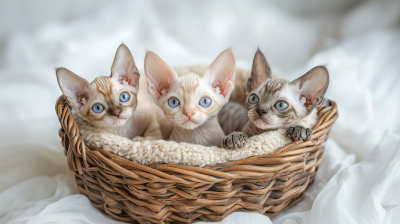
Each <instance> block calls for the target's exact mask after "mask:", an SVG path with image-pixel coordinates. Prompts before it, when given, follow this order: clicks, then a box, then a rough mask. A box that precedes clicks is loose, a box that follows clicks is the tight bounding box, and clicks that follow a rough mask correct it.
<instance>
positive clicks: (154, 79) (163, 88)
mask: <svg viewBox="0 0 400 224" xmlns="http://www.w3.org/2000/svg"><path fill="white" fill-rule="evenodd" d="M144 72H145V74H146V78H147V85H148V90H149V93H150V94H151V95H153V97H154V98H155V99H157V100H158V99H160V97H161V96H163V95H165V94H167V93H168V92H169V90H170V88H171V85H173V83H174V82H175V81H176V79H177V78H178V76H177V75H176V73H175V71H174V70H173V69H172V68H171V67H170V66H169V65H168V64H167V63H166V62H165V61H163V60H162V59H161V58H160V56H158V55H157V54H156V53H154V52H152V51H148V52H147V53H146V56H145V58H144Z"/></svg>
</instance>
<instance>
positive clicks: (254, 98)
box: [249, 95, 258, 104]
mask: <svg viewBox="0 0 400 224" xmlns="http://www.w3.org/2000/svg"><path fill="white" fill-rule="evenodd" d="M249 103H251V104H254V103H258V97H257V96H256V95H251V96H250V97H249Z"/></svg>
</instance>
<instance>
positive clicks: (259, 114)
mask: <svg viewBox="0 0 400 224" xmlns="http://www.w3.org/2000/svg"><path fill="white" fill-rule="evenodd" d="M256 112H257V114H258V116H263V115H264V114H266V113H267V111H266V110H264V109H257V110H256Z"/></svg>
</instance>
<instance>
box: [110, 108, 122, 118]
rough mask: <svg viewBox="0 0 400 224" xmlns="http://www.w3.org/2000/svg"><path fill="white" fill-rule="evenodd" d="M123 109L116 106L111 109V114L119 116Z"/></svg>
mask: <svg viewBox="0 0 400 224" xmlns="http://www.w3.org/2000/svg"><path fill="white" fill-rule="evenodd" d="M121 111H122V109H121V108H118V107H115V108H113V109H111V114H112V115H114V116H116V117H119V115H120V114H121Z"/></svg>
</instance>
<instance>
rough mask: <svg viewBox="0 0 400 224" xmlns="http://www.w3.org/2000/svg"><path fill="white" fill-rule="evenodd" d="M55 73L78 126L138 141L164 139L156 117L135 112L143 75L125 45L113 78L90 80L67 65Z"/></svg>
mask: <svg viewBox="0 0 400 224" xmlns="http://www.w3.org/2000/svg"><path fill="white" fill-rule="evenodd" d="M56 74H57V80H58V84H59V86H60V88H61V91H62V92H63V94H64V96H65V99H66V100H67V101H68V103H69V105H70V106H72V108H73V109H74V111H73V116H74V119H75V121H76V123H77V124H78V126H79V128H85V129H89V130H94V131H106V132H110V133H112V134H115V135H119V136H122V137H126V138H129V139H133V140H139V141H140V140H144V139H147V140H155V139H161V138H162V136H161V131H160V128H159V125H158V122H157V119H156V118H155V116H153V115H152V114H151V113H146V115H144V114H140V113H139V114H138V113H136V111H135V110H136V107H137V105H138V90H139V78H140V75H139V72H138V70H137V68H136V65H135V62H134V60H133V57H132V55H131V52H130V51H129V49H128V47H127V46H125V45H124V44H121V45H120V46H119V47H118V50H117V53H116V55H115V58H114V62H113V65H112V67H111V76H110V77H106V76H99V77H97V78H96V79H95V80H94V81H93V82H92V83H89V82H88V81H86V80H85V79H83V78H81V77H79V76H78V75H75V74H74V73H72V72H71V71H69V70H68V69H66V68H58V69H57V70H56ZM142 136H143V137H142Z"/></svg>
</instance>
